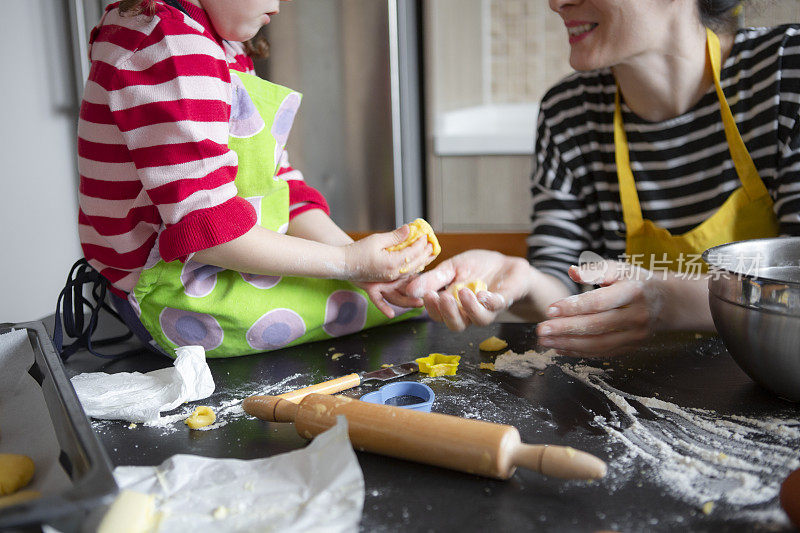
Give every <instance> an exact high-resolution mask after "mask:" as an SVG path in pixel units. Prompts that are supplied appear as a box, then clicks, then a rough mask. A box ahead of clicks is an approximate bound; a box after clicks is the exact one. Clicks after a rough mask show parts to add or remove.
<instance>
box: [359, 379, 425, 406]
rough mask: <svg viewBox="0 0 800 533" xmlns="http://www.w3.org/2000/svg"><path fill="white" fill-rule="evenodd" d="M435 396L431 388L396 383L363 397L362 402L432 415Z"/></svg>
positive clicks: (409, 382)
mask: <svg viewBox="0 0 800 533" xmlns="http://www.w3.org/2000/svg"><path fill="white" fill-rule="evenodd" d="M434 397H435V395H434V394H433V391H432V390H431V388H430V387H428V386H427V385H425V384H424V383H418V382H416V381H395V382H394V383H389V384H388V385H384V386H383V387H381V388H380V389H378V390H376V391H374V392H369V393H367V394H365V395H364V396H362V397H361V401H362V402H369V403H382V404H384V405H393V406H395V407H403V408H405V409H414V410H415V411H424V412H426V413H430V411H431V405H432V404H433V399H434Z"/></svg>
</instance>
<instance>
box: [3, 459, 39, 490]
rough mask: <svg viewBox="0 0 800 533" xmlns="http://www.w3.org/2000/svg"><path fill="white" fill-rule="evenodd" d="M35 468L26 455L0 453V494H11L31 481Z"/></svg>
mask: <svg viewBox="0 0 800 533" xmlns="http://www.w3.org/2000/svg"><path fill="white" fill-rule="evenodd" d="M34 470H35V467H34V464H33V460H32V459H31V458H30V457H28V456H27V455H20V454H16V453H0V496H5V495H7V494H13V493H15V492H17V491H18V490H19V489H21V488H22V487H24V486H25V485H27V484H28V483H30V482H31V479H32V478H33V472H34Z"/></svg>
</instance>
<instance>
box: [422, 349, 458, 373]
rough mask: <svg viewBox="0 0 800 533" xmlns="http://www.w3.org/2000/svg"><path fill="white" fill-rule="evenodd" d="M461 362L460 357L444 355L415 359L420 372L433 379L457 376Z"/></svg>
mask: <svg viewBox="0 0 800 533" xmlns="http://www.w3.org/2000/svg"><path fill="white" fill-rule="evenodd" d="M460 360H461V356H460V355H445V354H443V353H432V354H430V355H429V356H427V357H420V358H419V359H415V361H416V363H417V364H418V365H419V371H420V372H422V373H423V374H428V375H429V376H431V377H435V376H455V375H456V370H458V362H459V361H460Z"/></svg>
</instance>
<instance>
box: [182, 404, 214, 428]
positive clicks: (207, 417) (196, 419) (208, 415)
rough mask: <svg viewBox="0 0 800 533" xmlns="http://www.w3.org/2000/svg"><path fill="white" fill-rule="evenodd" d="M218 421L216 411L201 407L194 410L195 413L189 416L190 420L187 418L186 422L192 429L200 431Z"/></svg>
mask: <svg viewBox="0 0 800 533" xmlns="http://www.w3.org/2000/svg"><path fill="white" fill-rule="evenodd" d="M216 419H217V415H215V414H214V411H213V410H212V409H211V408H210V407H207V406H205V405H201V406H200V407H198V408H197V409H195V410H194V413H192V414H191V415H189V418H187V419H186V420H185V422H186V425H187V426H189V427H190V428H192V429H198V428H204V427H206V426H210V425H211V424H213V423H214V421H215V420H216Z"/></svg>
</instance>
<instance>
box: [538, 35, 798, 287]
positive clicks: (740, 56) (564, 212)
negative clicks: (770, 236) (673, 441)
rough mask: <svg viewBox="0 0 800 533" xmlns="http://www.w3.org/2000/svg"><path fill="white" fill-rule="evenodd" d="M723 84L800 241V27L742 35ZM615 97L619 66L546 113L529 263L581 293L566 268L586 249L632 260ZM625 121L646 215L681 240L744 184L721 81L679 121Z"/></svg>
mask: <svg viewBox="0 0 800 533" xmlns="http://www.w3.org/2000/svg"><path fill="white" fill-rule="evenodd" d="M721 84H722V89H723V91H724V92H725V97H726V99H727V100H728V104H729V105H730V107H731V111H732V112H733V115H734V117H735V118H736V123H737V125H738V127H739V132H740V134H741V136H742V139H743V140H744V142H745V145H746V146H747V149H748V151H749V152H750V155H751V157H752V158H753V161H754V162H755V165H756V168H757V169H758V172H759V175H760V176H761V179H763V180H764V183H765V184H766V186H767V188H768V189H769V191H770V194H771V195H772V198H773V200H774V201H775V211H776V214H777V216H778V219H779V221H780V224H781V233H782V234H786V235H800V117H799V116H798V112H799V111H800V24H794V25H785V26H779V27H775V28H746V29H740V30H739V31H738V32H737V34H736V39H735V42H734V45H733V48H732V50H731V54H730V56H729V57H728V58H727V60H726V61H725V64H724V66H723V68H722V75H721ZM615 90H616V85H615V81H614V76H613V75H612V73H611V70H610V69H600V70H595V71H591V72H578V73H574V74H572V75H570V76H569V77H567V78H566V79H564V80H563V81H562V82H560V83H559V84H558V85H556V86H555V87H553V88H552V89H550V91H548V93H547V94H546V95H545V97H544V99H543V100H542V104H541V110H540V112H539V121H538V133H537V139H536V149H535V156H534V165H533V167H534V170H533V176H532V181H533V183H532V187H531V190H532V193H533V216H532V220H533V230H532V233H531V236H530V237H529V238H528V246H529V248H528V259H529V260H530V262H531V264H533V265H534V266H535V267H537V268H539V269H541V270H542V271H545V272H547V273H549V274H553V275H556V276H558V277H559V278H560V279H563V280H564V281H565V283H567V284H568V285H569V286H570V287H571V288H573V289H576V287H575V285H574V284H573V283H572V282H571V281H570V280H569V277H568V276H567V275H566V271H567V269H568V267H569V266H570V265H573V264H576V263H577V261H578V256H579V254H580V253H581V252H582V251H584V250H591V251H593V252H596V253H598V254H600V255H602V256H604V257H607V258H612V259H617V258H619V257H620V255H621V254H623V253H624V252H625V223H624V222H623V217H622V206H621V204H620V198H619V183H618V181H617V172H616V164H615V161H614V128H613V115H614V94H615ZM622 117H623V122H624V124H625V132H626V134H627V137H628V143H629V145H630V159H631V168H632V170H633V175H634V179H635V180H636V188H637V191H638V193H639V201H640V203H641V206H642V212H643V213H642V214H643V216H644V218H646V219H650V220H652V221H653V222H654V223H656V224H657V225H659V226H661V227H663V228H666V229H668V230H669V231H670V232H672V233H673V234H680V233H684V232H686V231H688V230H690V229H692V228H694V227H695V226H697V225H698V224H700V223H701V222H702V221H704V220H705V219H707V218H708V217H710V216H711V215H712V214H713V213H714V212H715V211H716V210H717V209H719V207H720V206H721V205H722V204H723V203H724V202H725V200H726V199H727V198H728V196H730V195H731V193H733V191H734V190H735V189H737V188H738V187H739V186H740V185H741V182H740V181H739V178H738V176H737V174H736V169H735V168H734V166H733V161H732V160H731V156H730V152H729V151H728V144H727V141H726V139H725V133H724V130H723V125H722V119H721V117H720V111H719V101H718V100H717V95H716V92H715V89H714V86H713V85H712V86H711V87H710V88H709V89H708V92H707V93H706V94H705V96H703V97H702V98H701V99H700V101H699V102H698V103H697V105H695V106H694V107H693V108H692V109H691V110H690V111H689V112H687V113H685V114H683V115H681V116H679V117H676V118H672V119H669V120H666V121H663V122H657V123H654V122H648V121H646V120H644V119H642V118H639V117H638V116H636V115H635V114H633V112H631V110H630V109H629V108H628V107H627V106H626V105H625V104H624V102H623V103H622Z"/></svg>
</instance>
